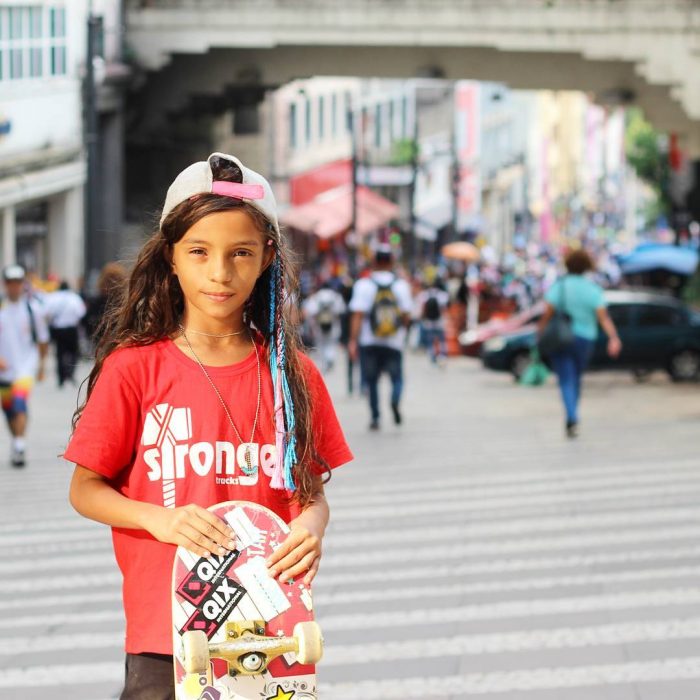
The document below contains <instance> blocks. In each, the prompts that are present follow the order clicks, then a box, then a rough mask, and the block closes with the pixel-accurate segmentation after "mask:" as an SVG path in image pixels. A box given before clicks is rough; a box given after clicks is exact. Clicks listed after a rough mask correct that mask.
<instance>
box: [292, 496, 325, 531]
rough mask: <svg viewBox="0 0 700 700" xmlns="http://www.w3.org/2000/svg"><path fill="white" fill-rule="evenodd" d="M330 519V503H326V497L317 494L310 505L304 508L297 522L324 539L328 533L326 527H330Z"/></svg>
mask: <svg viewBox="0 0 700 700" xmlns="http://www.w3.org/2000/svg"><path fill="white" fill-rule="evenodd" d="M329 518H330V508H329V507H328V501H326V497H325V496H324V495H323V493H321V494H317V495H316V496H315V497H314V499H313V500H312V501H311V502H310V503H309V505H308V506H306V508H304V510H303V511H302V513H301V515H300V516H299V517H298V518H296V520H295V522H296V523H299V524H303V525H304V526H305V527H306V528H307V529H309V530H311V531H312V532H314V533H316V534H317V535H318V536H319V537H323V535H324V534H325V532H326V527H328V520H329Z"/></svg>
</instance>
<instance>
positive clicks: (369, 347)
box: [348, 246, 413, 430]
mask: <svg viewBox="0 0 700 700" xmlns="http://www.w3.org/2000/svg"><path fill="white" fill-rule="evenodd" d="M412 308H413V300H412V297H411V288H410V286H409V284H408V282H406V280H403V279H400V278H399V277H397V276H396V274H395V273H394V259H393V255H392V251H391V248H390V247H389V246H380V247H379V248H378V249H377V251H376V253H375V256H374V271H373V272H372V274H371V275H370V276H369V277H366V278H362V279H359V280H357V282H355V285H354V287H353V292H352V299H351V300H350V311H351V312H352V314H353V315H352V319H351V324H350V342H349V344H348V351H349V352H350V354H351V357H352V358H353V359H357V357H358V356H359V359H360V367H361V372H362V375H363V377H364V379H365V381H366V383H367V390H368V395H369V406H370V412H371V422H370V426H369V427H370V430H379V418H380V412H379V393H378V383H379V377H380V376H381V375H382V374H383V373H384V372H386V373H387V374H388V375H389V377H390V378H391V383H392V392H391V410H392V412H393V414H394V422H395V423H396V425H400V424H401V422H402V417H401V410H400V401H401V393H402V391H403V350H404V346H405V343H406V328H407V326H408V324H409V322H410V314H411V310H412Z"/></svg>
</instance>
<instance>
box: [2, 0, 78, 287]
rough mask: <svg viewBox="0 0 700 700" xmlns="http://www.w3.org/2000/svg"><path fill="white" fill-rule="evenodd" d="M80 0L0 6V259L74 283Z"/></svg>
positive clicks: (75, 273) (76, 254) (38, 0)
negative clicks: (76, 0)
mask: <svg viewBox="0 0 700 700" xmlns="http://www.w3.org/2000/svg"><path fill="white" fill-rule="evenodd" d="M85 17H86V3H85V2H58V1H56V0H52V1H49V0H44V1H41V0H33V1H32V2H13V3H10V4H4V5H2V6H0V230H1V243H0V260H1V262H2V264H3V265H6V264H9V263H12V262H20V263H22V264H23V265H25V266H26V267H27V269H29V270H30V271H32V272H34V273H36V274H37V275H39V276H41V277H46V276H47V275H48V274H49V273H53V274H55V275H58V276H60V277H63V278H67V279H69V280H70V281H71V282H73V283H75V282H77V281H78V278H79V277H80V276H81V275H82V269H83V220H84V217H83V187H84V184H85V177H86V166H85V158H84V156H83V152H82V108H81V79H80V70H81V64H82V62H83V60H84V53H85V38H84V35H85V31H84V27H85Z"/></svg>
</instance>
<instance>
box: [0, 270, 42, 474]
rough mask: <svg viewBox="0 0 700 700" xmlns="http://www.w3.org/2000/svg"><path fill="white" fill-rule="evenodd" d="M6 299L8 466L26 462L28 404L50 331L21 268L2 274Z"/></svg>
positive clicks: (2, 358) (0, 393) (0, 372)
mask: <svg viewBox="0 0 700 700" xmlns="http://www.w3.org/2000/svg"><path fill="white" fill-rule="evenodd" d="M3 280H4V282H5V291H6V293H7V296H6V298H5V300H4V301H3V303H2V306H1V307H0V397H2V410H3V411H4V413H5V418H6V419H7V424H8V426H9V428H10V433H11V435H12V445H11V457H10V463H11V464H12V466H13V467H23V466H24V465H25V460H26V456H25V453H26V441H25V433H26V430H27V403H28V400H29V394H30V392H31V390H32V387H33V386H34V382H35V381H42V380H43V379H44V371H45V370H44V362H45V360H46V355H47V353H48V348H49V330H48V327H47V325H46V320H45V318H44V312H43V309H41V308H40V307H39V304H38V303H37V302H36V301H35V300H34V299H29V298H28V297H27V295H26V293H25V283H26V274H25V271H24V268H23V267H22V266H21V265H8V266H7V267H6V268H5V269H4V271H3Z"/></svg>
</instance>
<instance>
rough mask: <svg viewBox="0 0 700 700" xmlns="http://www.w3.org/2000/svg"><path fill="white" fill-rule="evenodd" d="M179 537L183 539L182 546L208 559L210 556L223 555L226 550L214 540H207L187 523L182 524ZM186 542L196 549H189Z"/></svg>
mask: <svg viewBox="0 0 700 700" xmlns="http://www.w3.org/2000/svg"><path fill="white" fill-rule="evenodd" d="M180 535H181V536H182V537H183V538H184V539H185V541H186V542H185V544H184V546H185V547H187V549H190V550H191V551H193V552H196V553H197V554H199V555H200V556H203V557H208V556H211V555H212V554H225V553H226V550H225V549H224V548H223V547H221V545H219V544H217V543H216V542H215V541H214V540H211V539H209V538H208V537H207V536H206V535H205V534H204V533H202V532H200V531H199V530H197V528H195V527H193V526H192V525H190V524H189V523H185V524H183V526H182V527H181V528H180ZM187 542H189V543H191V544H193V545H194V546H195V547H196V549H191V547H190V545H189V544H187Z"/></svg>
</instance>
